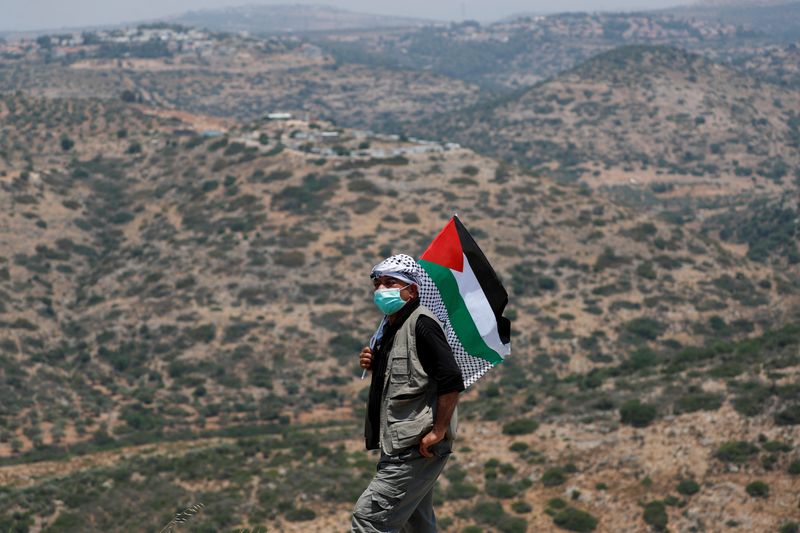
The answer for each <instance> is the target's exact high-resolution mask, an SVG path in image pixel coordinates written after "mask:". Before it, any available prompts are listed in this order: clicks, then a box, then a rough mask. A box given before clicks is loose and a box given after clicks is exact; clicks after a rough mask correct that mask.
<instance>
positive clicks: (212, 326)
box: [0, 58, 800, 531]
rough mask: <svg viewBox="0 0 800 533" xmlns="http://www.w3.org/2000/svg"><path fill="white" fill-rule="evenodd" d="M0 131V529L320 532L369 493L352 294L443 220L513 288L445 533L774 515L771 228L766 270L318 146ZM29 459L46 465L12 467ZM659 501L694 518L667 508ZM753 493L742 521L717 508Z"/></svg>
mask: <svg viewBox="0 0 800 533" xmlns="http://www.w3.org/2000/svg"><path fill="white" fill-rule="evenodd" d="M687 61H694V60H692V59H691V58H689V59H687ZM582 68H583V69H584V71H582V72H585V74H583V75H584V76H588V75H589V73H590V72H591V71H592V68H599V67H598V65H597V64H595V66H594V67H593V66H591V65H589V66H585V67H582ZM593 75H594V76H595V77H596V78H598V79H599V78H600V77H601V74H600V73H596V74H593ZM606 75H608V76H612V77H613V73H611V74H609V73H606ZM561 105H565V106H566V105H569V103H564V104H561ZM786 107H787V109H791V107H790V104H789V103H787V104H786ZM0 120H2V122H0V124H2V130H0V187H2V189H0V191H2V194H1V195H0V202H2V210H0V227H1V228H3V231H2V233H0V239H2V241H1V245H0V250H2V254H0V255H1V257H0V291H2V292H0V296H1V297H2V298H1V299H0V321H1V325H2V329H0V365H1V366H0V368H1V369H2V377H3V380H2V382H0V406H2V407H0V409H1V411H0V414H1V415H2V417H3V424H2V426H1V427H2V428H3V429H2V432H1V433H0V456H2V457H3V458H4V461H5V462H6V463H7V465H8V466H4V467H0V479H5V480H7V481H6V482H7V483H8V485H7V486H5V487H4V488H3V490H2V491H0V525H2V526H3V528H5V527H6V525H8V527H12V526H13V525H15V524H16V525H17V526H19V527H22V524H28V525H30V526H35V527H41V526H42V525H43V524H44V523H47V524H49V525H50V526H52V528H53V529H52V530H54V531H77V530H81V531H86V530H87V524H91V526H88V527H89V528H90V529H92V530H97V531H108V530H120V531H124V530H129V529H131V528H133V527H142V526H143V525H147V527H154V528H155V527H160V526H162V525H164V524H166V523H167V522H168V521H169V519H170V517H171V515H172V514H174V513H175V512H178V511H180V510H181V509H183V508H185V507H188V505H189V504H191V503H196V502H198V501H199V502H202V503H204V504H205V505H206V507H205V509H204V510H203V512H202V513H200V514H199V515H198V516H197V517H196V518H195V520H196V522H195V523H196V526H197V527H205V528H209V529H215V530H220V529H231V528H234V527H235V526H240V527H244V526H248V527H254V526H256V525H260V524H263V525H267V526H269V527H270V528H273V526H274V527H275V528H276V529H284V530H290V531H291V530H293V531H308V530H309V528H310V527H316V528H318V529H322V530H331V529H340V528H341V524H342V523H343V521H346V513H347V510H348V509H349V508H350V506H351V505H352V501H353V499H354V497H355V496H356V495H357V494H358V492H359V491H360V489H361V488H362V487H363V484H364V482H365V481H364V480H365V479H366V478H368V477H369V476H370V472H371V470H372V468H373V465H371V464H370V460H369V458H368V456H366V455H365V454H364V453H363V452H361V451H360V442H359V438H358V434H359V432H360V430H359V425H360V416H361V412H362V409H363V398H364V396H363V394H364V387H365V386H366V382H361V381H359V380H358V379H357V376H358V375H360V372H359V369H358V367H357V364H356V362H355V356H354V354H355V353H356V352H357V350H358V348H359V347H360V346H361V345H362V344H363V342H364V340H365V339H366V338H368V336H369V334H370V333H371V329H372V328H373V327H374V325H375V323H376V321H377V319H378V316H377V313H376V312H375V311H374V309H373V306H372V305H371V303H370V288H369V284H368V283H366V276H367V272H368V269H369V268H370V266H371V265H372V264H374V263H375V262H376V261H377V260H379V259H380V258H381V257H383V256H385V255H387V254H389V253H391V252H393V251H406V252H408V253H412V254H414V255H417V254H419V253H420V252H421V251H422V250H423V249H424V247H425V246H426V245H427V243H428V242H429V241H430V239H431V238H432V236H433V235H434V234H435V233H436V231H438V229H440V227H441V226H442V225H443V224H444V222H445V221H446V220H447V219H448V217H449V216H450V215H451V214H452V213H453V212H458V213H459V215H460V216H461V218H462V220H463V221H464V222H465V223H466V225H467V226H468V227H469V228H470V229H471V231H472V232H473V234H474V235H475V237H476V239H477V240H478V242H479V244H480V245H481V246H482V247H483V248H484V250H485V251H486V253H487V255H488V256H489V257H490V258H491V259H492V262H493V264H495V266H496V268H497V269H498V272H499V273H500V275H501V277H502V278H503V279H504V280H505V283H506V285H507V287H508V289H509V292H510V294H511V305H510V310H509V315H510V317H511V318H512V319H513V331H514V337H513V345H514V352H513V353H514V355H513V357H512V358H511V359H510V360H509V361H508V362H506V363H505V364H504V365H503V366H502V367H501V368H500V369H498V370H497V371H495V372H493V373H492V376H491V377H490V378H487V380H486V381H484V382H481V384H480V385H479V386H478V387H476V388H475V389H474V390H471V391H470V392H469V393H468V394H467V395H465V397H464V400H463V409H462V415H463V417H464V424H463V425H464V427H465V429H464V435H463V441H462V443H461V444H460V449H459V451H458V454H457V458H456V460H455V461H454V462H453V464H452V465H451V466H450V467H449V469H448V473H447V476H446V478H447V480H448V481H449V482H448V483H445V484H444V486H443V490H444V494H446V495H447V500H448V503H447V505H445V507H444V509H443V513H442V515H441V516H442V517H443V518H444V519H445V523H450V524H453V526H454V527H458V528H462V527H465V526H466V525H469V524H484V525H490V526H492V527H496V528H497V529H498V530H499V531H520V530H524V529H520V528H523V527H524V526H525V524H530V525H532V526H533V527H537V528H547V527H550V528H552V527H554V526H553V523H554V520H556V523H558V521H563V520H572V519H576V520H577V519H578V518H574V517H575V516H580V517H582V516H583V515H580V514H576V513H577V511H576V510H575V509H576V508H577V509H581V510H582V511H581V512H588V513H590V514H592V515H594V516H595V517H597V518H598V519H599V520H600V524H601V525H600V526H599V529H598V531H620V530H621V529H620V528H621V527H631V528H634V529H636V528H641V527H646V526H645V525H644V524H645V522H643V520H652V518H644V516H647V517H649V516H650V514H652V513H653V512H656V511H651V512H650V514H647V513H645V514H644V515H643V514H642V508H641V507H640V506H639V504H640V503H642V504H644V503H647V504H648V505H650V506H651V507H652V506H655V507H656V508H658V509H657V512H656V514H658V516H659V518H658V520H662V519H663V520H667V518H666V517H667V516H669V520H671V523H676V524H679V527H684V526H685V527H700V525H699V524H706V527H707V529H708V530H712V529H713V528H712V527H711V526H710V525H709V524H708V520H709V519H708V518H707V517H708V516H710V515H709V513H712V512H713V513H721V514H722V516H724V517H725V519H726V520H730V521H736V522H737V523H741V524H749V525H751V526H752V527H753V528H754V529H756V530H759V529H763V528H767V527H769V528H774V527H777V525H778V524H779V523H781V522H782V521H783V520H785V519H789V518H790V517H791V514H790V511H787V509H788V508H789V507H787V506H788V504H787V503H786V502H791V501H792V500H791V498H793V497H794V496H793V495H795V494H796V493H797V483H798V482H797V477H796V476H793V475H792V472H795V470H797V469H798V467H797V451H796V449H795V447H794V441H795V440H796V438H797V432H796V428H797V424H798V422H800V415H798V413H797V405H800V404H798V402H800V397H798V396H797V387H796V382H797V373H798V370H800V360H798V350H797V346H798V345H800V336H799V335H798V331H797V326H796V324H797V321H798V319H800V311H799V309H798V296H797V295H798V291H800V272H798V267H797V264H796V263H793V262H792V258H791V256H790V249H791V239H793V238H795V236H796V233H795V226H796V220H795V219H790V220H789V221H788V225H787V226H786V227H787V232H788V235H787V238H788V239H789V241H790V243H789V244H786V243H783V245H784V246H786V247H787V248H788V249H787V251H786V253H785V254H783V255H781V254H778V255H777V256H775V255H772V253H773V250H769V251H768V253H767V256H766V258H765V257H764V256H763V255H761V256H759V255H758V254H755V255H754V254H751V253H750V251H751V248H752V246H750V245H748V244H747V243H748V240H747V239H748V234H747V231H746V230H747V229H748V228H747V227H745V228H742V227H740V226H739V223H740V222H741V219H740V218H738V217H735V216H733V217H730V216H729V217H728V218H726V217H725V216H723V215H725V212H720V213H717V214H718V216H717V217H716V218H714V219H713V220H708V221H705V223H706V224H708V225H707V226H703V225H701V224H700V223H699V222H692V221H686V220H682V219H675V218H669V219H663V220H662V219H659V218H656V217H654V216H653V214H652V213H650V212H646V211H641V210H636V209H630V208H627V207H624V206H621V205H619V204H615V203H612V202H611V201H609V200H607V199H606V198H605V197H604V196H602V195H596V194H593V193H592V191H591V190H590V189H588V188H585V187H584V188H580V187H573V186H565V185H559V184H557V183H556V182H554V181H552V180H551V179H550V178H548V177H547V176H545V175H544V173H543V172H542V173H539V172H533V173H532V172H529V171H526V172H521V171H519V169H516V168H515V167H513V166H510V165H506V164H499V163H497V162H496V161H493V160H491V159H487V158H486V157H483V156H480V155H477V154H475V153H474V152H472V151H470V150H467V149H462V148H459V147H457V146H445V145H441V144H438V143H423V142H420V141H416V140H414V139H408V140H405V139H400V138H397V137H390V136H381V135H375V134H369V133H366V132H359V131H352V130H346V129H337V128H335V127H334V126H333V125H331V124H328V123H324V122H311V123H309V122H304V121H299V120H291V121H271V122H264V121H257V122H252V123H238V124H233V123H223V122H221V121H220V122H217V123H216V124H214V123H213V119H210V118H209V117H198V116H195V115H191V114H189V113H170V112H167V111H165V110H163V109H157V108H151V107H146V106H143V105H140V104H133V103H132V104H123V103H122V102H102V101H97V100H93V99H75V100H71V99H46V98H40V97H30V96H26V95H21V94H18V95H4V96H3V97H2V101H0ZM211 125H213V126H214V127H215V128H216V130H217V131H215V132H214V133H207V134H206V135H202V134H201V133H200V132H202V131H203V130H204V129H207V128H208V127H209V126H211ZM500 131H502V130H500ZM323 132H326V133H327V134H326V135H324V136H323V135H322V133H323ZM474 133H476V134H477V132H474ZM769 183H771V184H772V183H773V182H769ZM773 186H774V187H775V188H778V186H777V185H774V184H773ZM771 198H772V197H767V198H766V200H767V201H772V200H771ZM786 208H787V209H793V207H792V206H786ZM793 220H794V222H792V221H793ZM762 222H763V223H764V224H767V225H769V224H770V223H773V224H774V223H775V221H771V220H767V221H762ZM778 222H779V223H781V224H786V221H785V220H784V219H779V220H778ZM792 224H794V225H795V226H792ZM721 237H724V238H725V240H724V241H723V240H721ZM740 241H741V243H740ZM359 279H361V280H362V281H365V283H361V282H360V281H359ZM784 324H787V326H785V327H784V326H783V325H784ZM633 400H640V401H642V402H644V403H645V406H644V407H641V408H640V407H636V406H637V405H638V404H635V403H634V404H631V403H629V402H631V401H633ZM626 406H627V407H626ZM626 413H627V414H626ZM719 420H725V424H722V425H720V424H718V421H719ZM620 422H622V425H621V424H620ZM631 424H632V425H633V426H632V427H631ZM537 427H538V429H537ZM488 434H492V435H497V434H502V437H500V440H499V447H491V448H490V447H488V441H489V439H486V435H488ZM740 440H741V441H744V442H745V444H742V445H739V444H736V442H738V441H740ZM171 441H181V442H183V443H184V444H182V445H181V444H178V445H173V444H170V442H171ZM729 441H733V442H734V444H726V443H728V442H729ZM622 442H636V443H637V445H636V446H637V448H635V449H636V450H639V451H633V450H631V449H629V448H627V447H626V446H620V445H619V444H620V443H622ZM143 444H146V445H149V446H145V447H141V445H143ZM133 446H139V447H133ZM731 447H733V448H734V449H733V450H732V451H731V450H730V448H731ZM720 450H721V451H720ZM76 456H79V457H81V458H84V459H80V458H78V459H76ZM67 457H72V459H70V460H69V461H58V460H56V459H64V458H67ZM665 458H666V460H665ZM36 459H52V460H56V461H54V462H52V463H42V464H41V467H40V468H38V469H37V468H36V467H35V465H31V467H30V469H29V470H27V472H29V473H28V474H27V475H26V474H24V471H23V472H20V468H19V467H18V466H15V465H14V463H25V462H30V461H33V460H36ZM311 465H313V468H311V467H310V466H311ZM684 478H686V479H691V480H695V479H696V480H697V481H699V482H701V483H702V488H700V487H698V489H697V490H698V491H699V494H697V495H696V496H694V494H695V492H697V491H694V492H693V491H691V490H684V489H681V491H683V492H679V494H680V495H679V496H678V495H674V494H673V496H671V498H672V499H664V498H666V496H665V495H666V494H669V493H672V492H673V491H674V487H675V485H676V484H677V483H678V482H679V481H680V480H681V479H684ZM755 479H763V480H766V482H768V484H769V486H770V487H771V490H772V497H771V499H770V500H768V502H767V503H765V504H764V505H762V504H761V503H760V500H758V499H755V498H750V499H747V500H746V501H739V500H740V499H741V498H740V496H741V495H744V487H745V486H746V485H747V484H748V483H750V482H751V481H753V480H755ZM643 494H644V496H643ZM645 497H646V499H647V501H645V500H642V498H645ZM554 498H561V499H560V500H559V499H554ZM745 498H747V497H746V496H745ZM130 499H136V500H137V501H141V502H142V503H141V504H140V507H139V508H130V505H128V504H127V501H128V500H130ZM665 501H666V502H667V503H664V502H665ZM567 502H569V503H567ZM792 503H795V504H796V502H792ZM526 505H527V506H529V507H526ZM665 506H666V507H665ZM564 507H566V508H567V509H568V510H564V509H563V508H564ZM680 508H685V510H687V513H684V514H681V511H679V509H680ZM526 509H527V510H526ZM145 510H146V512H145ZM662 514H663V516H664V517H665V518H661V516H662ZM551 515H552V516H554V517H555V518H553V517H552V516H551ZM559 516H560V517H561V518H558V517H559ZM570 517H573V518H570ZM580 519H581V520H588V519H586V518H580ZM309 521H313V522H312V525H310V524H309ZM503 524H505V525H503ZM632 524H633V525H632ZM514 528H516V529H514Z"/></svg>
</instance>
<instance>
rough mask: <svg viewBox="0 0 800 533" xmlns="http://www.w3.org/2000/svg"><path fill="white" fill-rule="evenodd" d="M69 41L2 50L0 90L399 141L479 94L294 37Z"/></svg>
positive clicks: (155, 31) (116, 35) (160, 33)
mask: <svg viewBox="0 0 800 533" xmlns="http://www.w3.org/2000/svg"><path fill="white" fill-rule="evenodd" d="M67 37H68V38H66V39H65V38H61V37H59V36H53V37H50V38H49V39H48V40H46V41H45V46H41V45H40V44H39V43H34V42H25V43H23V44H11V45H8V46H6V47H5V49H4V47H3V46H2V45H0V57H3V58H4V61H2V62H0V91H2V92H14V91H18V90H19V91H25V92H28V93H31V94H35V95H45V96H48V97H67V98H86V97H91V98H102V99H106V100H117V99H120V98H126V99H128V100H135V101H142V102H145V103H149V104H152V105H157V106H160V107H164V108H171V109H180V110H186V111H191V112H194V113H202V114H209V115H215V116H217V117H228V118H236V119H240V120H245V121H247V120H254V119H257V118H260V117H262V116H264V115H266V114H268V113H272V112H290V113H294V114H295V115H296V116H299V117H306V116H308V117H310V118H311V119H313V120H318V119H327V120H333V121H336V122H338V123H340V124H346V125H348V126H350V127H359V128H371V129H374V130H378V131H391V132H392V133H398V132H399V131H401V130H402V129H403V128H402V124H404V123H406V122H409V121H413V120H416V119H417V118H418V117H421V116H427V115H429V114H430V113H435V112H437V111H438V112H445V111H449V110H454V109H457V108H459V107H461V106H464V105H469V104H471V103H474V102H476V101H477V100H478V97H479V96H480V94H479V89H478V87H477V86H475V85H474V84H470V83H465V82H463V81H460V80H453V79H450V78H446V77H443V76H439V75H435V74H432V73H430V72H422V71H411V70H396V69H392V68H375V67H367V66H364V65H360V64H338V63H337V62H336V61H335V60H334V59H333V58H332V57H331V56H330V55H329V54H327V53H325V52H324V51H323V50H322V49H320V48H319V47H317V46H315V45H313V44H311V43H309V42H307V41H304V40H302V39H300V38H297V37H294V36H289V37H282V38H277V37H276V38H270V39H251V38H244V37H241V36H235V35H227V34H220V33H213V32H206V31H201V30H197V29H190V28H183V27H177V28H176V27H173V26H170V25H156V27H150V26H142V27H139V28H130V29H127V30H126V31H117V32H104V33H98V34H91V35H89V36H88V39H86V40H84V36H79V37H77V41H79V44H76V43H73V42H72V38H71V37H70V36H67ZM45 39H47V38H45ZM119 41H122V42H119Z"/></svg>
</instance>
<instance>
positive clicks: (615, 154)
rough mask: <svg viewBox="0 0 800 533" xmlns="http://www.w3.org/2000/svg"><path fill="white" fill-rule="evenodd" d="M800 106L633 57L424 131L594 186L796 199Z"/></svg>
mask: <svg viewBox="0 0 800 533" xmlns="http://www.w3.org/2000/svg"><path fill="white" fill-rule="evenodd" d="M798 106H800V94H798V93H797V92H796V91H793V90H789V89H786V88H783V87H780V86H776V85H771V84H769V83H765V82H762V81H760V80H759V79H757V78H754V77H750V76H746V75H742V74H740V73H738V72H736V71H734V70H732V69H730V68H727V67H725V66H722V65H718V64H715V63H712V62H710V61H708V60H706V59H703V58H702V57H700V56H697V55H694V54H690V53H687V52H684V51H681V50H677V49H673V48H664V47H646V46H634V47H621V48H618V49H615V50H613V51H611V52H607V53H604V54H600V55H598V56H596V57H594V58H592V59H591V60H589V61H587V62H585V63H583V64H581V65H579V66H578V67H575V68H574V69H572V70H570V71H568V72H565V73H563V74H561V75H559V76H558V77H556V78H554V79H552V80H549V81H547V82H543V83H541V84H538V85H536V86H534V87H532V88H530V89H525V90H523V91H520V92H518V93H515V94H513V95H511V96H509V97H507V98H503V99H500V100H497V101H495V102H493V103H490V104H484V105H479V106H474V107H472V108H470V109H467V110H465V111H463V112H456V113H453V114H450V115H449V116H444V117H441V118H437V119H434V120H432V121H431V123H430V127H431V128H435V132H436V135H437V136H439V137H441V138H445V139H453V140H456V141H458V142H461V143H463V144H465V145H466V146H469V147H471V148H474V149H475V150H477V151H479V152H481V153H484V154H491V155H492V156H496V157H500V158H503V159H505V160H507V161H513V162H516V163H518V164H520V165H523V166H525V167H529V168H536V169H540V171H551V172H553V174H554V175H556V176H558V177H559V178H560V179H562V180H568V181H569V180H571V181H577V180H581V181H583V182H585V183H587V184H589V185H591V186H604V185H630V184H640V185H639V186H637V187H636V188H641V186H642V185H641V184H643V185H644V186H647V185H651V186H653V187H656V188H655V189H653V190H654V191H659V190H661V191H662V192H665V191H664V190H663V187H661V186H659V185H657V183H661V182H668V183H672V185H668V186H667V187H668V188H669V187H677V188H678V189H677V190H678V191H679V192H682V193H684V194H686V193H687V191H689V190H692V189H694V191H693V192H691V194H692V195H693V196H694V195H696V194H700V195H704V194H710V195H712V196H722V195H740V194H742V193H745V192H746V191H750V190H751V189H752V188H753V187H755V188H756V189H757V190H760V191H762V192H763V193H764V194H781V191H787V192H788V193H792V191H795V190H796V189H795V186H794V185H793V182H794V181H795V180H796V179H797V175H796V173H795V170H794V169H796V168H798V165H800V160H799V159H798V150H797V147H798V142H800V130H798V128H800V123H798V115H797V112H796V110H797V109H800V107H798ZM659 187H661V189H659ZM703 189H705V190H706V191H707V192H706V193H703V192H700V191H702V190H703ZM666 192H669V193H670V194H669V195H668V196H674V195H676V194H677V193H676V192H675V190H674V189H672V188H670V189H669V191H666ZM747 194H749V193H747Z"/></svg>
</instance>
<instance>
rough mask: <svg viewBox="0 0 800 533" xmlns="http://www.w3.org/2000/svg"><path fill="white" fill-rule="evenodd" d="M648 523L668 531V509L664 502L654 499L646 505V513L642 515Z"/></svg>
mask: <svg viewBox="0 0 800 533" xmlns="http://www.w3.org/2000/svg"><path fill="white" fill-rule="evenodd" d="M642 518H644V521H645V523H646V524H649V525H650V526H652V527H653V529H654V530H656V531H666V530H667V522H668V520H669V518H668V517H667V509H666V507H664V503H663V502H660V501H653V502H650V503H648V504H647V505H645V507H644V514H643V515H642Z"/></svg>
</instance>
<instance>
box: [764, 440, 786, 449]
mask: <svg viewBox="0 0 800 533" xmlns="http://www.w3.org/2000/svg"><path fill="white" fill-rule="evenodd" d="M761 447H762V448H764V450H766V451H768V452H790V451H792V445H791V444H787V443H785V442H781V441H779V440H769V441H767V442H765V443H764V444H762V445H761Z"/></svg>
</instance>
